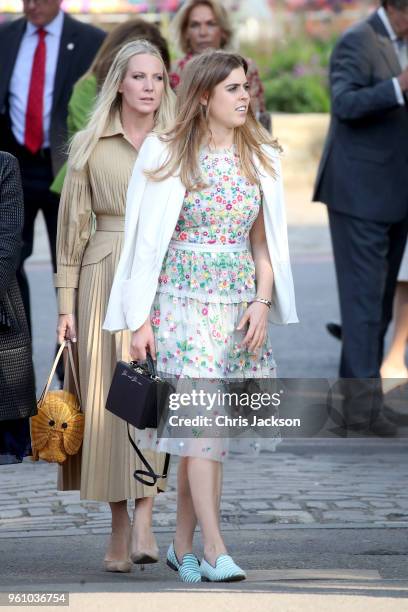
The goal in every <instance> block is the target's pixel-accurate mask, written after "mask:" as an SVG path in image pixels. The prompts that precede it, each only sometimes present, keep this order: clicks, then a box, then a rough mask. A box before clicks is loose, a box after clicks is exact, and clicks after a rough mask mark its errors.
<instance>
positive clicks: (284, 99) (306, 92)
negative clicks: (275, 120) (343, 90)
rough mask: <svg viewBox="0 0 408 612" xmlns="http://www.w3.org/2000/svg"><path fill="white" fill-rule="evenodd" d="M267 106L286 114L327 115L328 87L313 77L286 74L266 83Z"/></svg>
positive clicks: (328, 108)
mask: <svg viewBox="0 0 408 612" xmlns="http://www.w3.org/2000/svg"><path fill="white" fill-rule="evenodd" d="M264 87H265V98H266V105H267V108H268V110H270V111H279V112H284V113H327V112H328V111H329V110H330V100H329V94H328V91H327V87H326V86H325V85H324V84H322V83H321V82H320V80H319V79H317V78H316V77H315V76H313V75H305V76H299V77H293V76H292V75H290V74H288V73H286V74H283V75H282V76H280V77H276V78H274V79H271V80H269V81H264Z"/></svg>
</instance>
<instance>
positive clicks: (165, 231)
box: [103, 134, 298, 332]
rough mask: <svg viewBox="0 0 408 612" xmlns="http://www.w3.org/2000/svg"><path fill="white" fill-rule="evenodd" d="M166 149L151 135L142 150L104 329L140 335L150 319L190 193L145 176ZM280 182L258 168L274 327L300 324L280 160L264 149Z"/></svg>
mask: <svg viewBox="0 0 408 612" xmlns="http://www.w3.org/2000/svg"><path fill="white" fill-rule="evenodd" d="M166 152H167V148H166V145H165V144H164V143H163V142H162V141H160V140H159V138H158V137H157V136H156V135H154V134H151V135H149V136H148V137H147V138H146V139H145V141H144V143H143V146H142V148H141V149H140V152H139V155H138V158H137V160H136V163H135V166H134V169H133V173H132V177H131V179H130V183H129V188H128V193H127V203H126V218H125V240H124V245H123V251H122V255H121V257H120V260H119V265H118V268H117V270H116V274H115V278H114V281H113V285H112V290H111V294H110V298H109V304H108V310H107V313H106V318H105V321H104V324H103V329H106V330H108V331H111V332H116V331H119V330H123V329H131V330H135V329H138V328H139V327H140V326H141V325H142V324H143V323H144V322H145V321H146V319H147V318H148V316H149V313H150V308H151V306H152V303H153V300H154V297H155V294H156V290H157V285H158V278H159V274H160V271H161V267H162V263H163V260H164V257H165V255H166V252H167V249H168V245H169V242H170V240H171V236H172V234H173V231H174V228H175V226H176V224H177V220H178V217H179V213H180V210H181V206H182V203H183V199H184V195H185V192H186V189H185V187H184V185H183V184H182V183H181V180H180V178H179V177H177V176H171V177H169V178H167V179H165V180H163V181H160V182H154V181H150V180H148V179H147V178H146V176H145V174H144V170H146V169H153V168H157V167H158V166H159V165H160V164H161V162H162V161H164V159H165V158H166ZM265 152H266V153H267V154H268V155H269V156H270V157H271V158H272V159H273V161H274V165H275V168H276V171H277V175H278V176H277V178H276V179H274V178H273V177H272V176H269V175H268V174H267V173H266V171H265V170H264V169H262V168H261V167H260V165H259V163H258V164H257V165H258V171H259V173H260V182H261V187H262V192H263V206H264V208H263V211H264V221H265V231H266V237H267V243H268V249H269V255H270V259H271V263H272V267H273V273H274V286H273V295H272V307H271V309H270V314H269V321H270V323H281V324H286V323H297V322H298V318H297V314H296V306H295V295H294V288H293V279H292V271H291V267H290V260H289V249H288V237H287V226H286V214H285V206H284V199H283V185H282V177H281V166H280V159H279V154H278V152H277V151H276V149H274V148H273V147H270V146H265Z"/></svg>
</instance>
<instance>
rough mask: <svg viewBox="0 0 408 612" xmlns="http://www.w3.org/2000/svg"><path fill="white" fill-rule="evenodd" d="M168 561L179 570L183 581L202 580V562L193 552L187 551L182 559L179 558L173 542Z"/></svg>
mask: <svg viewBox="0 0 408 612" xmlns="http://www.w3.org/2000/svg"><path fill="white" fill-rule="evenodd" d="M166 563H167V565H168V566H169V567H171V569H173V570H175V571H176V572H178V574H179V576H180V578H181V580H182V582H201V573H200V563H199V561H198V559H197V557H196V556H195V555H194V554H193V553H187V554H186V555H184V557H183V558H182V560H181V563H180V562H179V560H178V559H177V555H176V551H175V550H174V544H173V542H172V543H171V544H170V546H169V549H168V551H167V559H166Z"/></svg>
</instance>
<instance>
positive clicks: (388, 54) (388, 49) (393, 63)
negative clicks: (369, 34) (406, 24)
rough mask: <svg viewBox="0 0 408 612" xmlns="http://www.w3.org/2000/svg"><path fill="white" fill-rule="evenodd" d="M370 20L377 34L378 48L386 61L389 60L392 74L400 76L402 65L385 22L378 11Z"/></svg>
mask: <svg viewBox="0 0 408 612" xmlns="http://www.w3.org/2000/svg"><path fill="white" fill-rule="evenodd" d="M368 22H369V24H370V25H371V27H372V28H373V30H374V32H375V34H376V39H377V43H378V48H379V50H380V53H381V54H382V56H383V57H384V59H385V61H386V62H387V64H388V67H389V69H390V71H391V73H392V76H398V75H399V74H400V73H401V66H400V63H399V59H398V57H397V54H396V52H395V49H394V45H393V43H392V41H391V39H390V37H389V35H388V32H387V30H386V29H385V27H384V24H383V22H382V21H381V19H380V17H379V16H378V15H377V13H375V14H374V15H373V16H372V17H370V19H369V20H368Z"/></svg>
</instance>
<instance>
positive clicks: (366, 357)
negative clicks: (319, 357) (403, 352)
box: [329, 211, 407, 428]
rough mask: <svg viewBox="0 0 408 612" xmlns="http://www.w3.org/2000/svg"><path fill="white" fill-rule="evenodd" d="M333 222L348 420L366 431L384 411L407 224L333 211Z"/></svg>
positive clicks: (341, 366)
mask: <svg viewBox="0 0 408 612" xmlns="http://www.w3.org/2000/svg"><path fill="white" fill-rule="evenodd" d="M329 222H330V232H331V237H332V244H333V253H334V259H335V266H336V275H337V284H338V292H339V301H340V311H341V318H342V330H343V337H342V354H341V361H340V377H341V378H342V379H345V380H343V381H342V385H343V389H344V397H345V410H344V411H345V417H346V420H347V421H348V422H349V423H350V422H352V423H354V424H355V423H358V424H360V425H361V426H362V427H363V428H364V427H365V426H368V425H369V423H370V422H372V421H374V420H375V419H376V418H377V417H378V415H379V413H380V411H381V410H382V408H383V396H382V389H381V381H380V366H381V361H382V355H383V343H384V335H385V333H386V330H387V327H388V324H389V321H390V319H391V316H392V301H393V295H394V290H395V283H396V278H397V274H398V269H399V265H400V262H401V258H402V254H403V250H404V246H405V239H406V232H407V222H405V221H404V222H402V223H398V224H389V223H379V222H375V221H368V220H364V219H358V218H356V217H351V216H348V215H344V214H341V213H335V212H333V211H329ZM347 379H355V380H347ZM367 379H374V380H367Z"/></svg>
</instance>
